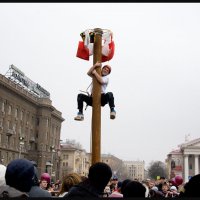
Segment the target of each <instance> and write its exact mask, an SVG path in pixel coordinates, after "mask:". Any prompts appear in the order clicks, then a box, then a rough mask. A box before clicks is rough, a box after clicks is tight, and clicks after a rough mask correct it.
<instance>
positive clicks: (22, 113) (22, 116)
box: [20, 110, 24, 120]
mask: <svg viewBox="0 0 200 200" xmlns="http://www.w3.org/2000/svg"><path fill="white" fill-rule="evenodd" d="M23 118H24V111H23V110H22V111H21V118H20V119H21V120H23Z"/></svg>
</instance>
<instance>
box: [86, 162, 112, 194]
mask: <svg viewBox="0 0 200 200" xmlns="http://www.w3.org/2000/svg"><path fill="white" fill-rule="evenodd" d="M111 177H112V170H111V168H110V166H109V165H107V164H106V163H103V162H97V163H95V164H93V165H92V166H91V167H90V168H89V174H88V178H89V180H90V181H91V183H92V184H93V185H94V186H95V187H96V188H97V189H98V190H100V191H101V192H103V190H104V188H105V187H106V185H107V184H108V182H109V180H110V178H111Z"/></svg>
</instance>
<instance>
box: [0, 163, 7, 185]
mask: <svg viewBox="0 0 200 200" xmlns="http://www.w3.org/2000/svg"><path fill="white" fill-rule="evenodd" d="M5 173H6V166H4V165H2V164H0V187H1V186H2V185H5V184H6V180H5Z"/></svg>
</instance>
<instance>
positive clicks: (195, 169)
mask: <svg viewBox="0 0 200 200" xmlns="http://www.w3.org/2000/svg"><path fill="white" fill-rule="evenodd" d="M194 158H195V159H194V174H195V175H197V174H199V155H195V156H194Z"/></svg>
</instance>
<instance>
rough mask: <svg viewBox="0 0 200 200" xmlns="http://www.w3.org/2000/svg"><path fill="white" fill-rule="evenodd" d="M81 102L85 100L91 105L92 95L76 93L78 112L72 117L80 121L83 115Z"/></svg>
mask: <svg viewBox="0 0 200 200" xmlns="http://www.w3.org/2000/svg"><path fill="white" fill-rule="evenodd" d="M83 102H85V103H86V104H87V105H89V106H91V105H92V97H91V96H88V95H86V94H81V93H80V94H78V96H77V103H78V110H79V112H78V114H77V116H76V117H75V118H74V119H75V120H79V121H82V120H84V115H83Z"/></svg>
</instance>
